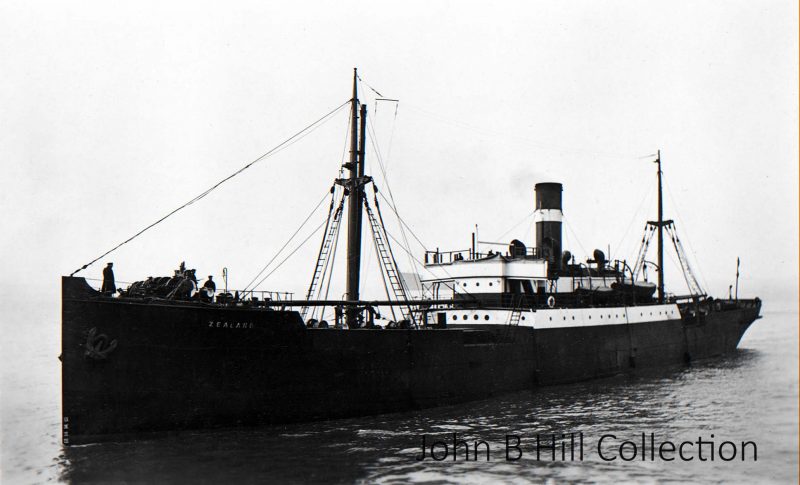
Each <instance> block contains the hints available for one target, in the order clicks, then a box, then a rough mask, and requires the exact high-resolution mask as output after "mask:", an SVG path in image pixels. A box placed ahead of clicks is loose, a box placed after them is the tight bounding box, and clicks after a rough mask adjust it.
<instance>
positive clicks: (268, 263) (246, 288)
mask: <svg viewBox="0 0 800 485" xmlns="http://www.w3.org/2000/svg"><path fill="white" fill-rule="evenodd" d="M329 193H330V190H326V191H325V195H323V196H322V199H320V201H319V202H318V203H317V205H316V206H315V207H314V208H313V209H312V210H311V212H310V213H309V214H308V216H306V218H305V219H304V220H303V222H301V223H300V227H298V228H297V230H296V231H294V233H293V234H292V235H291V236H289V239H288V240H287V241H286V242H285V243H284V244H283V246H281V248H280V249H279V250H278V252H277V253H275V256H273V257H272V259H270V260H269V261H268V262H267V264H265V265H264V267H263V268H261V271H259V272H258V274H256V275H255V276H254V277H253V279H252V280H250V283H247V285H245V287H244V291H247V290H248V289H250V285H252V284H253V282H254V281H255V280H257V279H258V277H259V276H261V275H262V274H263V273H264V271H266V270H267V268H269V265H271V264H272V262H273V261H275V259H276V258H277V257H278V256H280V254H281V253H282V252H283V250H284V249H286V246H288V245H289V243H290V242H292V239H294V237H295V236H297V233H299V232H300V231H301V230H302V229H303V227H305V225H306V223H307V222H308V220H309V219H311V216H313V215H314V214H315V213H316V212H317V210H318V209H319V208H320V206H321V205H322V203H323V202H325V200H327V198H328V194H329Z"/></svg>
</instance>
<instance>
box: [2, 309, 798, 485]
mask: <svg viewBox="0 0 800 485" xmlns="http://www.w3.org/2000/svg"><path fill="white" fill-rule="evenodd" d="M54 313H55V312H52V311H45V310H40V311H38V312H37V310H36V309H35V308H34V307H33V305H31V307H29V308H19V309H18V310H17V311H16V313H13V312H11V313H9V312H7V313H6V314H5V316H4V321H3V327H4V328H3V330H4V335H3V340H2V344H3V346H2V351H3V373H2V375H3V381H2V395H1V396H0V402H1V403H2V428H1V429H0V439H2V483H3V484H14V483H52V482H75V483H86V482H96V483H122V482H125V483H138V482H153V483H170V482H171V483H175V482H180V483H183V482H201V483H238V482H260V483H306V482H324V483H330V482H332V483H351V482H363V483H410V482H434V483H486V482H513V483H528V482H534V483H542V482H551V483H564V482H573V481H574V482H585V481H594V482H665V483H666V482H679V483H685V482H701V483H702V482H725V483H737V482H741V483H744V482H749V483H752V482H756V483H770V482H772V483H797V476H798V475H797V474H798V461H797V457H798V354H797V351H798V331H797V327H798V325H797V323H798V315H797V313H796V312H771V311H769V310H767V311H765V312H764V317H763V318H762V319H761V320H758V321H756V322H755V323H754V325H753V326H752V327H751V328H750V329H749V330H748V332H747V333H746V335H745V337H744V339H743V340H742V342H741V344H740V346H739V350H738V351H737V352H736V353H734V354H732V355H730V356H726V357H724V358H718V359H713V360H708V361H703V362H694V363H693V364H692V365H691V366H681V367H675V368H670V369H661V370H658V371H637V372H635V373H633V374H629V375H621V376H617V377H613V378H609V379H603V380H597V381H591V382H586V383H579V384H573V385H565V386H555V387H550V388H543V389H538V390H535V391H526V392H519V393H514V394H507V395H502V396H498V397H495V398H492V399H487V400H483V401H478V402H473V403H468V404H462V405H456V406H448V407H441V408H435V409H428V410H422V411H413V412H406V413H398V414H389V415H381V416H374V417H367V418H358V419H347V420H337V421H327V422H317V423H306V424H293V425H285V426H264V427H258V428H243V429H225V430H214V431H192V432H182V433H178V434H172V435H169V436H160V437H147V438H143V439H140V440H137V441H128V442H112V443H103V444H94V445H85V446H75V447H69V448H64V447H62V446H61V444H60V430H59V425H60V364H59V361H58V360H57V356H58V354H59V345H60V331H59V325H60V323H59V322H58V320H57V318H53V317H52V315H53V314H54ZM643 433H644V435H645V442H644V445H645V450H641V448H642V446H641V445H642V434H643ZM553 435H556V436H555V438H557V440H556V442H555V443H556V444H557V445H558V447H557V453H555V459H553V457H554V454H553V453H551V451H552V447H551V448H547V447H545V448H544V449H543V451H542V452H540V454H539V456H538V457H537V456H536V453H535V450H536V446H535V445H536V439H537V437H538V438H539V439H540V443H542V444H545V445H546V444H547V443H550V444H552V443H553V441H552V440H553ZM562 435H563V438H562ZM609 435H612V436H614V437H615V438H614V439H611V438H608V436H609ZM571 436H572V437H581V438H582V439H583V447H582V449H578V448H577V447H573V446H572V443H571V442H570V437H571ZM604 436H605V437H606V438H603V437H604ZM651 436H652V440H653V442H654V443H655V444H656V446H658V445H659V443H661V442H664V441H670V442H672V443H674V444H680V443H682V442H685V441H689V442H693V443H695V444H693V445H691V446H686V448H685V454H684V458H685V459H681V458H680V457H677V456H676V454H674V453H673V454H672V455H669V454H667V455H666V456H667V457H670V456H671V457H672V458H673V460H671V461H667V460H665V459H660V457H658V456H656V457H655V458H656V459H654V460H651V459H650V458H651V457H652V456H653V455H652V454H651V451H650V450H648V449H647V447H649V446H650V443H651ZM712 436H713V438H712ZM423 437H424V439H425V440H426V443H427V444H428V451H430V444H431V443H432V442H435V441H440V442H441V443H439V444H437V445H436V447H435V448H434V453H435V456H436V458H437V459H440V458H442V457H443V456H444V452H445V446H446V447H447V448H448V452H449V453H448V455H447V457H446V458H445V459H442V460H441V461H437V460H436V459H434V458H433V457H431V456H430V454H429V453H428V454H427V456H425V457H424V459H421V460H420V459H419V458H420V457H421V449H422V446H421V444H422V440H423ZM509 437H510V438H509ZM454 439H455V440H456V441H457V442H460V441H462V440H463V441H466V442H467V446H469V448H470V454H469V455H467V454H466V453H465V451H464V447H465V445H463V444H460V445H458V447H457V451H456V452H454V451H453V446H452V445H453V441H454ZM573 439H574V438H573ZM601 439H603V440H604V441H603V446H601V447H600V449H599V450H598V448H597V445H598V442H599V441H600V440H601ZM698 439H701V440H711V441H713V442H714V443H715V446H716V447H719V445H720V443H722V442H724V441H730V442H732V443H734V444H735V446H737V447H740V446H741V444H742V443H743V442H752V443H754V445H755V446H756V447H757V456H753V455H752V451H753V450H752V446H751V447H750V448H748V453H746V456H745V460H744V461H742V460H741V458H740V457H739V456H737V457H736V459H734V460H731V461H723V460H721V459H720V457H719V454H718V451H719V450H716V451H717V454H716V456H715V457H716V459H715V460H713V461H712V460H710V459H709V448H708V447H706V448H703V447H698V446H697V444H696V441H697V440H698ZM509 440H510V441H509ZM515 440H518V441H515ZM548 440H549V441H548ZM624 441H631V442H632V443H633V445H623V448H624V449H623V450H622V457H620V456H619V452H620V450H619V445H620V444H621V443H623V442H624ZM476 443H481V444H480V446H479V447H478V449H479V453H478V454H477V455H476V454H474V453H472V451H474V445H475V444H476ZM483 443H485V445H484V444H483ZM515 443H517V444H519V448H518V449H514V448H513V446H512V448H511V449H509V448H508V447H507V446H506V445H507V444H510V445H514V444H515ZM562 443H565V446H564V450H565V452H564V453H563V455H562V451H561V444H562ZM573 443H574V441H573ZM633 447H636V448H640V449H639V450H637V453H638V454H637V455H636V457H635V458H633V459H630V461H625V460H624V459H623V457H624V458H625V459H628V458H631V456H632V455H631V453H633ZM573 448H575V449H576V450H577V451H582V452H583V453H582V456H580V457H579V456H577V455H575V454H574V453H572V454H571V451H572V449H573ZM486 449H488V450H489V453H488V456H487V454H486V451H485V450H486ZM723 451H728V452H730V449H727V450H723ZM600 453H603V457H605V458H611V457H615V459H614V460H608V461H607V460H604V459H603V457H601V456H600ZM701 454H705V458H706V459H705V461H701V460H700V458H701ZM578 458H582V459H578Z"/></svg>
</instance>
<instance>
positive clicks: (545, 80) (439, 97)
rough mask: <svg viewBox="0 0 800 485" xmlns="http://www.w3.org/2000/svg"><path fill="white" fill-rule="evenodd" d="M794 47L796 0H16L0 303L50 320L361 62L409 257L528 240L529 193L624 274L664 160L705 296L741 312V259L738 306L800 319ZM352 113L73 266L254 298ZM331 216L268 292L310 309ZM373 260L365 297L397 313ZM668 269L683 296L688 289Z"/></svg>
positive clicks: (318, 192)
mask: <svg viewBox="0 0 800 485" xmlns="http://www.w3.org/2000/svg"><path fill="white" fill-rule="evenodd" d="M797 35H798V13H797V5H793V4H792V2H784V1H752V0H747V1H725V2H721V1H704V2H643V1H604V2H596V1H575V2H541V1H539V2H502V3H496V4H491V5H490V4H488V3H486V2H447V1H434V2H402V3H398V2H391V3H390V2H324V3H323V2H298V3H291V2H226V3H225V4H224V5H221V4H212V3H207V2H191V3H189V2H185V3H182V2H174V3H173V2H170V3H168V4H167V3H166V2H147V1H144V2H128V3H116V2H114V3H113V4H112V3H111V2H81V3H80V4H76V3H74V2H70V3H57V2H35V1H34V2H14V1H6V2H3V3H2V4H0V64H2V66H3V69H2V71H3V75H2V76H0V106H2V107H3V109H2V110H0V160H1V161H2V162H1V163H2V167H3V176H2V177H0V189H1V190H0V204H1V205H2V209H3V213H4V215H5V216H4V223H3V226H4V231H3V234H2V235H0V249H1V250H2V254H4V255H5V261H4V263H3V268H4V269H5V273H6V274H7V275H8V276H7V277H5V278H3V282H2V283H1V284H2V288H0V290H2V291H3V293H4V294H6V295H12V298H14V299H18V300H20V301H21V300H30V299H37V300H41V301H45V302H47V306H48V307H49V308H51V309H52V310H53V313H54V314H56V313H57V311H58V307H59V293H60V276H62V275H67V274H70V273H71V272H72V271H74V270H75V269H77V268H79V267H80V266H81V265H83V264H85V263H87V262H89V261H91V260H93V259H95V258H96V257H98V256H100V255H101V254H103V253H104V252H105V251H107V250H109V249H111V248H112V247H114V246H116V245H117V244H118V243H120V242H122V241H124V240H126V239H127V238H129V237H130V236H132V235H133V234H135V233H136V232H138V231H139V230H141V229H142V228H144V227H146V226H147V225H149V224H151V223H152V222H154V221H156V220H158V219H159V218H161V217H162V216H164V215H165V214H167V213H169V212H170V211H171V210H173V209H175V208H177V207H179V206H181V205H182V204H183V203H185V202H187V201H189V200H191V199H192V198H194V197H195V196H196V195H198V194H200V193H202V192H203V191H204V190H205V189H207V188H208V187H210V186H212V185H214V184H215V183H216V182H218V181H219V180H221V179H223V178H225V177H226V176H228V175H230V174H231V173H233V172H235V171H237V170H238V169H240V168H241V167H242V166H244V165H246V164H247V163H249V162H251V161H253V160H255V159H257V158H258V157H259V156H261V155H262V154H264V153H265V152H268V151H269V150H270V149H271V148H273V147H275V146H277V145H278V144H280V143H281V142H283V141H284V140H285V139H287V138H288V137H290V136H292V135H293V134H295V133H296V132H298V131H299V130H301V129H302V128H303V127H305V126H307V125H308V124H309V123H311V122H313V121H314V120H317V119H319V118H320V117H321V116H323V115H324V114H326V113H328V112H330V111H331V110H333V109H334V108H336V107H337V106H340V105H342V104H343V103H344V102H346V101H347V100H348V99H349V98H350V96H351V92H350V91H351V83H352V69H353V68H354V67H358V69H359V74H360V77H361V80H362V82H361V83H360V90H361V92H360V96H361V101H362V102H364V103H366V104H367V106H368V108H369V116H368V118H369V120H370V123H371V131H372V132H373V133H374V136H371V139H370V142H369V143H368V151H367V155H366V159H367V172H368V173H369V174H371V175H373V176H374V177H375V181H376V185H378V186H379V188H380V190H381V193H383V194H385V195H387V197H388V195H389V191H391V196H392V197H393V199H394V201H395V204H396V207H397V210H398V212H399V214H400V216H401V217H402V218H403V220H404V221H405V223H406V224H407V225H408V227H409V228H410V231H413V234H412V233H411V232H407V233H406V234H405V238H406V239H407V240H408V244H407V246H408V247H409V248H410V249H411V252H412V254H413V257H414V258H416V259H422V255H423V253H424V249H423V246H422V245H421V244H419V243H417V242H416V241H415V239H416V238H419V240H420V241H421V242H422V243H423V244H424V247H425V248H428V249H435V248H440V249H442V250H447V249H465V248H467V247H468V246H469V243H470V234H471V233H472V232H473V231H474V230H475V226H476V225H477V226H478V233H479V239H481V240H484V241H499V242H508V241H510V240H511V239H514V238H518V239H521V240H523V241H525V242H527V243H531V242H532V240H533V233H532V228H531V224H530V222H531V218H530V214H531V212H532V210H533V187H534V185H535V184H536V183H539V182H561V183H563V184H564V213H565V219H566V224H565V227H564V240H565V248H567V249H569V250H571V251H572V252H573V253H574V254H576V256H577V257H579V258H585V257H589V256H590V254H591V252H592V250H593V249H594V248H602V249H603V250H605V251H607V250H608V248H609V247H610V250H611V257H612V258H619V259H630V260H632V259H634V258H635V256H636V249H637V243H638V241H639V240H640V239H641V235H642V230H643V227H644V223H645V221H646V220H648V219H653V218H654V217H655V210H656V209H655V208H656V205H655V176H656V171H655V165H654V164H653V163H652V161H653V159H654V157H653V154H654V153H656V151H657V150H661V155H662V161H663V166H664V177H665V199H664V201H665V216H666V217H667V218H672V219H674V220H675V222H676V225H677V228H678V232H679V234H680V235H681V236H682V238H683V241H684V245H685V246H686V249H687V250H688V252H689V257H690V261H691V262H692V265H693V267H694V269H695V270H696V271H697V273H698V277H699V279H700V282H701V284H702V285H703V286H704V287H705V289H706V291H708V292H709V293H711V294H713V295H717V296H726V295H727V291H728V285H730V284H733V283H734V279H735V272H736V258H737V257H739V258H741V281H740V294H741V296H743V297H745V296H746V297H752V296H756V295H758V296H761V297H762V299H764V300H765V301H766V302H767V303H766V305H767V306H768V307H769V305H770V304H774V305H788V306H790V307H792V308H794V307H796V301H797V281H798V273H797V271H798V258H797V257H798V249H797V248H798V38H797ZM377 93H380V96H379V95H378V94H377ZM377 97H382V98H392V99H397V100H399V102H390V101H380V102H376V101H375V98H377ZM347 115H348V114H347V111H346V110H340V111H338V112H337V113H336V114H335V115H333V116H332V117H331V118H330V119H329V120H328V121H326V122H325V123H324V124H322V125H321V126H319V127H318V128H316V129H315V130H314V131H313V133H310V134H308V136H305V137H303V138H302V139H301V140H299V141H297V142H296V143H293V144H291V145H290V146H288V147H287V148H285V149H283V150H281V151H279V152H278V153H277V154H275V155H273V156H270V157H268V158H265V159H264V160H262V161H260V162H258V163H257V164H254V165H253V166H252V167H251V168H249V169H248V170H246V171H244V172H242V173H241V174H240V175H238V176H237V177H234V178H233V179H231V180H229V181H228V182H226V183H225V184H223V185H221V186H220V187H219V188H218V189H217V190H215V191H214V192H212V193H211V194H210V195H208V196H207V197H205V198H203V199H202V200H201V201H199V202H197V203H195V204H192V205H190V206H188V207H187V208H186V209H183V210H181V211H179V212H178V213H176V214H175V215H174V216H172V217H170V218H169V219H167V220H166V221H165V222H163V223H161V224H159V225H157V226H155V227H154V228H153V229H151V230H149V231H147V232H145V233H144V234H143V235H141V236H140V237H138V238H136V239H135V240H133V241H132V242H130V243H128V244H126V245H124V246H122V247H121V248H120V249H119V250H117V251H115V252H113V253H112V254H110V255H108V256H106V257H104V258H102V259H101V260H100V261H98V262H97V263H95V264H94V265H93V266H90V267H89V268H88V269H86V270H84V271H82V272H80V273H78V274H79V275H83V276H86V277H88V278H100V277H101V270H102V267H103V266H104V263H105V262H106V261H113V262H114V267H115V270H116V275H117V279H118V280H121V281H127V282H130V281H135V280H140V279H144V278H146V277H147V276H151V275H168V274H171V273H172V270H173V269H175V268H177V266H178V264H179V263H180V262H181V261H186V264H187V266H188V267H190V268H197V270H198V273H199V274H200V275H201V276H205V275H207V274H213V275H215V278H216V279H217V280H218V281H220V280H221V272H222V268H223V267H224V268H227V270H228V274H229V285H230V287H231V288H242V287H245V286H246V285H247V284H248V283H249V282H251V281H252V280H253V278H254V277H255V276H256V275H257V274H258V273H259V270H261V268H262V267H263V266H264V265H265V264H266V263H267V262H269V261H270V260H271V259H272V258H273V256H275V254H276V253H277V252H278V251H279V250H280V249H281V247H282V246H283V245H284V243H286V241H287V240H288V239H289V237H290V236H291V235H292V233H293V232H294V231H295V230H297V228H298V227H299V226H300V223H301V222H302V221H303V220H304V219H305V218H306V217H307V216H308V214H309V213H311V212H312V209H313V208H314V207H315V206H316V205H317V204H318V203H319V202H320V201H321V200H322V199H323V198H324V197H325V196H326V194H327V191H328V189H329V188H330V186H331V183H332V180H333V179H334V178H335V177H337V175H338V171H339V167H340V166H341V164H342V162H343V160H344V158H345V157H346V153H345V136H346V130H347V121H348V120H347ZM379 162H380V163H379ZM381 163H382V164H383V166H384V168H385V173H384V170H381ZM381 202H382V204H383V205H382V207H383V208H384V212H385V213H384V215H385V217H386V218H387V225H388V227H389V231H390V232H391V233H392V234H394V235H396V237H397V238H398V239H399V240H401V241H403V240H404V238H403V234H402V232H401V230H400V227H399V225H398V223H397V222H396V219H395V218H394V216H393V214H392V213H391V210H390V209H389V208H388V205H387V204H385V203H384V202H383V201H381ZM326 208H327V200H326V202H323V204H322V207H321V208H320V210H318V211H316V212H315V213H313V214H312V216H311V217H310V218H309V222H308V224H307V225H306V226H304V227H303V229H301V231H300V232H299V233H298V236H297V237H296V238H295V239H294V240H292V242H291V243H290V244H289V245H288V246H287V249H285V250H284V251H283V252H282V253H280V254H279V256H278V257H277V258H276V259H275V261H274V262H273V265H272V266H270V268H268V270H267V273H268V272H270V271H271V270H272V268H274V267H275V265H276V264H277V263H279V262H281V261H282V260H283V259H284V256H285V255H286V254H288V253H289V252H291V251H293V250H294V249H295V248H296V247H297V244H298V243H299V242H300V241H302V240H303V239H304V238H306V237H309V239H308V242H307V243H306V244H305V245H304V246H302V247H301V248H300V249H299V250H298V251H297V252H296V253H295V254H294V256H293V257H292V258H290V259H288V260H287V261H286V262H285V263H284V264H283V265H281V266H280V267H279V268H278V269H277V270H276V271H275V272H274V273H272V274H271V276H270V277H269V278H267V279H266V280H265V281H264V282H263V283H262V284H261V285H260V286H259V288H260V289H264V290H284V291H292V292H295V294H296V297H301V296H302V295H303V294H304V292H305V288H306V287H307V285H308V282H309V281H310V277H311V273H312V270H313V267H314V261H315V257H316V252H317V251H318V248H319V242H320V238H321V234H320V233H319V232H318V233H316V234H315V235H313V233H312V230H313V229H314V228H315V227H317V226H318V225H319V224H320V223H322V222H323V221H324V218H325V216H326ZM515 225H516V226H515ZM365 244H366V246H365V255H364V263H363V266H364V268H365V273H366V275H365V276H364V278H363V282H364V290H363V293H364V294H365V296H367V297H378V298H380V297H381V296H382V291H383V290H382V286H379V284H378V280H377V276H375V275H374V269H375V267H376V262H375V259H374V257H373V256H372V253H371V252H370V251H372V249H371V247H370V246H369V242H366V243H365ZM341 246H342V247H343V246H344V238H343V239H342V245H341ZM395 251H396V253H397V259H398V262H399V264H400V265H401V268H402V270H403V271H412V269H413V265H412V264H411V259H409V257H407V255H406V254H405V252H403V250H402V249H400V248H396V249H395ZM649 259H652V260H654V259H655V255H654V254H653V253H651V255H650V258H649ZM667 259H668V263H669V264H668V265H667V267H666V268H665V271H666V273H665V274H666V279H667V285H668V289H669V290H671V291H673V292H675V293H678V294H683V293H685V285H684V283H683V279H682V277H681V274H680V271H679V270H678V268H677V266H675V263H674V257H668V258H667ZM343 260H344V257H341V258H340V259H339V260H338V261H339V262H341V261H343ZM670 265H671V266H670ZM342 269H343V268H338V269H337V275H338V280H337V281H343V279H344V272H343V270H342ZM370 271H372V273H370ZM422 271H424V270H422ZM264 274H266V273H264ZM370 274H372V276H370ZM95 283H96V282H95ZM336 285H339V286H336ZM123 286H124V285H123ZM342 291H343V284H339V283H335V284H334V287H333V290H332V293H331V294H332V295H335V297H339V296H340V295H341V292H342ZM337 292H338V293H337Z"/></svg>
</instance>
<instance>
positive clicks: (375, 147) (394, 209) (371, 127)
mask: <svg viewBox="0 0 800 485" xmlns="http://www.w3.org/2000/svg"><path fill="white" fill-rule="evenodd" d="M368 125H369V130H370V137H369V138H370V142H371V143H372V148H373V150H374V151H375V153H376V156H375V158H376V159H377V160H378V165H379V167H380V169H381V174H382V175H383V181H384V183H385V184H386V190H387V191H388V192H389V199H391V201H387V203H388V204H389V207H390V208H391V209H392V212H394V213H395V216H396V217H397V218H398V220H399V219H400V215H399V213H398V210H397V203H396V202H395V199H394V194H393V193H392V186H391V185H390V184H389V177H388V175H387V169H386V166H385V165H384V163H383V159H382V157H381V154H380V150H379V149H378V142H377V136H376V135H375V126H374V125H373V124H372V121H371V120H369V123H368ZM373 189H375V192H376V193H380V192H379V191H378V190H377V187H376V186H375V184H374V183H373ZM384 200H386V198H384ZM400 234H401V236H402V237H403V241H405V243H406V245H408V236H407V235H406V231H405V229H404V228H403V224H402V223H401V224H400ZM415 237H416V236H415ZM409 265H410V266H411V268H412V269H413V271H414V274H415V275H416V277H417V278H416V279H417V284H418V285H421V284H422V282H421V281H420V280H419V268H417V266H416V264H415V263H414V259H413V258H409Z"/></svg>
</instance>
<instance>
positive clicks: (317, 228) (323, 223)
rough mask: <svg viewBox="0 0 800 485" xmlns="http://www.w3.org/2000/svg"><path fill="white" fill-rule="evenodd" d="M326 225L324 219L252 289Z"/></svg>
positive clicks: (254, 287)
mask: <svg viewBox="0 0 800 485" xmlns="http://www.w3.org/2000/svg"><path fill="white" fill-rule="evenodd" d="M324 225H325V221H322V222H321V223H320V224H319V225H318V226H317V227H316V228H315V229H314V230H313V231H312V232H311V234H309V235H308V236H306V238H305V239H303V241H302V242H301V243H300V245H299V246H297V247H296V248H294V251H292V252H291V253H289V255H288V256H286V257H285V258H283V261H281V262H280V263H278V266H275V268H273V269H272V271H270V272H269V273H267V275H266V276H264V277H263V278H261V281H259V282H258V283H256V284H255V285H253V288H252V289H256V288H258V286H259V285H260V284H261V283H263V282H265V281H266V280H267V278H269V277H270V276H272V274H273V273H275V272H276V271H278V269H279V268H280V267H281V266H283V263H285V262H286V261H288V260H289V258H291V257H292V256H294V253H296V252H297V251H299V250H300V248H302V247H303V246H304V245H305V243H307V242H308V240H309V239H311V237H312V236H314V235H315V234H316V233H317V232H318V231H319V230H320V229H322V226H324Z"/></svg>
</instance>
